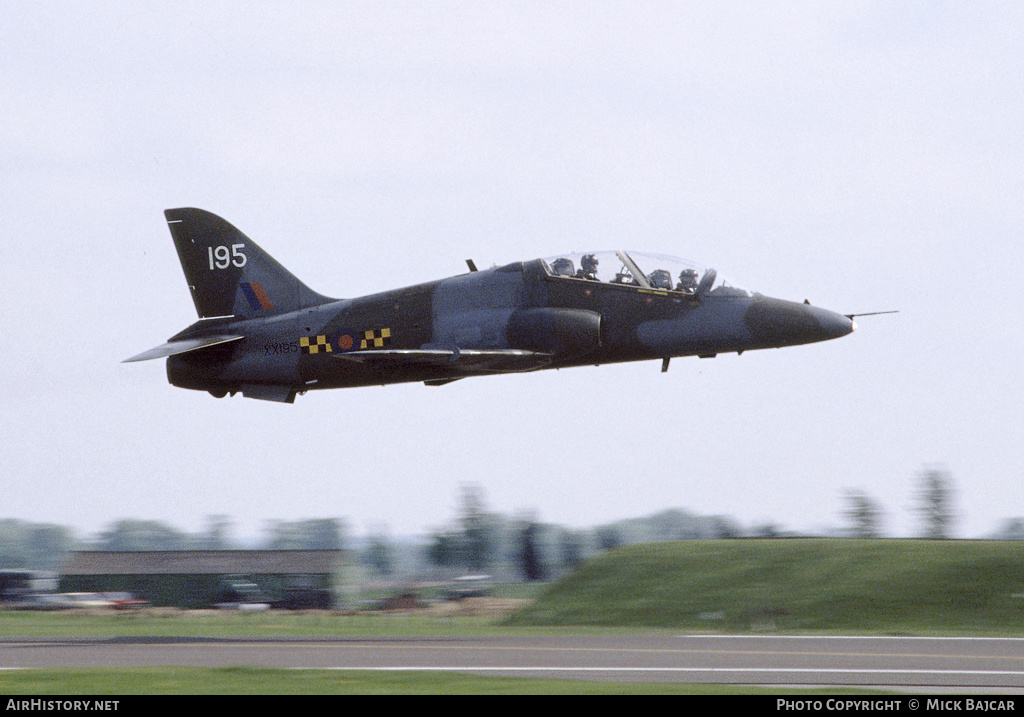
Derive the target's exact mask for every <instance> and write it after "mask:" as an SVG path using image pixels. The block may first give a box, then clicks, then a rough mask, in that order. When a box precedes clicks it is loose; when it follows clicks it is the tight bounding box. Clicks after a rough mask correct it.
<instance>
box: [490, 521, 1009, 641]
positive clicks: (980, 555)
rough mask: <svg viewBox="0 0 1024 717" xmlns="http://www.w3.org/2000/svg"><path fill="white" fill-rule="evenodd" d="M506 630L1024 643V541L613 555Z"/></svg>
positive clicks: (827, 542) (823, 542)
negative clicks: (937, 637) (1004, 637)
mask: <svg viewBox="0 0 1024 717" xmlns="http://www.w3.org/2000/svg"><path fill="white" fill-rule="evenodd" d="M508 624H510V625H619V626H634V627H672V628H681V629H689V630H702V631H719V630H720V631H750V630H754V631H758V630H778V631H802V630H806V631H825V632H828V631H833V630H834V631H854V632H867V633H913V634H937V633H943V634H1017V635H1019V634H1024V541H1006V542H1002V541H927V540H842V539H806V540H805V539H797V540H713V541H711V540H709V541H705V540H694V541H683V542H672V543H653V544H645V545H632V546H628V547H625V548H621V549H619V550H615V551H612V552H610V553H608V554H606V555H604V556H602V557H600V558H598V559H596V560H593V561H591V562H590V563H588V564H586V565H585V566H584V567H583V568H582V569H581V570H579V571H577V572H576V573H574V574H573V575H571V576H569V577H567V578H566V579H564V580H561V581H559V582H558V583H555V584H554V585H553V586H551V588H550V589H549V590H548V591H546V592H545V593H544V594H543V595H542V596H541V597H540V598H539V599H538V600H537V601H536V602H535V603H534V604H533V605H532V606H530V607H528V608H526V609H525V610H522V611H520V612H518V613H516V614H515V615H513V616H512V618H510V620H509V621H508Z"/></svg>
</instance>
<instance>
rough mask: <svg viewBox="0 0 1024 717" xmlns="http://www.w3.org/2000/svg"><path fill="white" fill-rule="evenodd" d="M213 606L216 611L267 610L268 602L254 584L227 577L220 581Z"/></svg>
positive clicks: (234, 577) (236, 577) (239, 577)
mask: <svg viewBox="0 0 1024 717" xmlns="http://www.w3.org/2000/svg"><path fill="white" fill-rule="evenodd" d="M213 606H214V607H215V608H217V609H218V610H268V609H270V601H269V600H267V599H266V597H265V596H264V595H263V593H262V592H260V588H259V586H258V585H257V584H256V583H254V582H252V581H251V580H247V579H246V578H245V577H243V576H237V575H234V576H231V575H229V576H228V577H226V578H224V579H223V580H221V589H220V592H219V593H218V594H217V597H216V599H215V600H214V603H213Z"/></svg>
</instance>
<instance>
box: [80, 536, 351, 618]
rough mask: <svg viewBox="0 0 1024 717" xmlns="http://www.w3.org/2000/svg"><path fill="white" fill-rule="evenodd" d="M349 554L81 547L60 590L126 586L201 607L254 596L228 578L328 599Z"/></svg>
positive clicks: (273, 599) (152, 597) (311, 599)
mask: <svg viewBox="0 0 1024 717" xmlns="http://www.w3.org/2000/svg"><path fill="white" fill-rule="evenodd" d="M348 562H349V561H348V553H347V552H346V551H344V550H125V551H111V550H86V551H80V552H75V553H71V554H70V555H69V556H68V559H67V562H66V563H65V565H64V567H63V569H62V570H61V576H60V590H61V591H63V592H130V593H132V594H134V595H135V596H136V597H138V598H141V599H143V600H147V601H149V602H150V603H151V604H153V605H159V606H176V607H185V608H200V607H210V606H211V605H214V604H217V603H218V602H229V601H237V600H238V599H239V597H242V598H244V599H247V600H251V599H256V597H255V595H253V594H247V595H243V596H239V595H238V592H239V590H237V589H235V587H234V586H237V585H238V584H240V583H245V584H252V585H255V587H256V588H258V594H259V598H260V599H261V600H264V601H267V602H269V603H271V604H272V605H274V606H275V607H295V608H305V607H331V606H332V605H333V596H334V593H335V587H336V585H335V576H336V575H338V574H339V573H340V572H341V571H342V569H343V568H345V566H347V565H348ZM243 592H244V591H243ZM225 598H232V599H231V600H226V599H225ZM325 602H326V604H325Z"/></svg>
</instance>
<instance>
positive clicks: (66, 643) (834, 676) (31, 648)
mask: <svg viewBox="0 0 1024 717" xmlns="http://www.w3.org/2000/svg"><path fill="white" fill-rule="evenodd" d="M141 665H192V666H202V667H219V666H227V665H252V666H265V667H282V668H321V669H323V668H330V669H361V670H413V669H423V670H445V671H460V672H480V673H487V674H500V675H530V676H534V677H569V678H580V679H605V680H618V681H628V680H644V681H659V682H668V681H673V682H694V683H700V682H710V683H720V684H730V683H732V684H785V685H815V684H828V685H889V686H893V687H900V688H901V689H906V688H907V687H914V686H920V687H921V688H924V689H926V688H929V687H946V688H948V687H954V688H972V689H975V690H999V691H1018V690H1024V639H1015V638H909V637H907V638H894V637H888V638H887V637H782V636H774V637H767V636H761V637H751V636H693V635H681V636H617V637H597V636H587V637H443V638H409V639H399V638H365V639H362V638H329V639H308V638H291V639H288V638H275V639H216V638H158V637H152V638H123V637H122V638H109V639H105V638H36V639H33V638H3V639H0V668H19V667H20V668H31V667H44V668H51V667H103V666H141Z"/></svg>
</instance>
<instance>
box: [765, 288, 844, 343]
mask: <svg viewBox="0 0 1024 717" xmlns="http://www.w3.org/2000/svg"><path fill="white" fill-rule="evenodd" d="M746 321H747V326H748V327H749V329H750V333H751V335H752V336H753V337H754V338H755V339H756V340H758V341H760V342H763V343H764V345H765V346H794V345H797V344H809V343H814V342H816V341H828V340H829V339H838V338H839V337H840V336H846V335H847V334H848V333H850V332H851V331H853V330H854V329H855V328H856V326H855V324H854V323H853V320H852V319H851V318H850V317H849V316H843V315H842V314H837V313H835V312H834V311H829V310H828V309H821V308H819V307H817V306H811V305H810V304H798V303H796V302H793V301H784V300H782V299H772V298H769V297H759V298H757V299H756V300H755V301H754V303H753V304H752V305H751V307H750V309H749V310H748V311H747V316H746Z"/></svg>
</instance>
